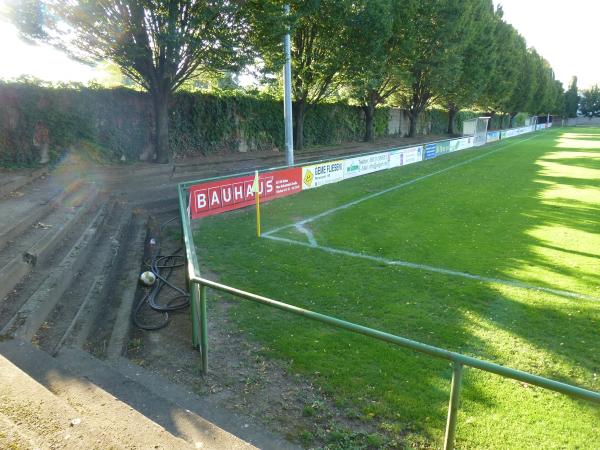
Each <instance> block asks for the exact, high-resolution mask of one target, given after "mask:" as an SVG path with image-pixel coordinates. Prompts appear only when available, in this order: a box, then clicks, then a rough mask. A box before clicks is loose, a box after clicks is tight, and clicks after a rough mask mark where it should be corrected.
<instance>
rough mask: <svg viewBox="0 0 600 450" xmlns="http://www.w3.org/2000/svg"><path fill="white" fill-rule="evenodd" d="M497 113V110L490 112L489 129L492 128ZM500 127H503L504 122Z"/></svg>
mask: <svg viewBox="0 0 600 450" xmlns="http://www.w3.org/2000/svg"><path fill="white" fill-rule="evenodd" d="M495 115H496V111H492V112H491V113H490V120H488V131H489V130H491V129H492V126H493V125H492V122H493V121H494V116H495ZM500 129H502V124H500Z"/></svg>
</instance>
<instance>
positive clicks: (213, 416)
mask: <svg viewBox="0 0 600 450" xmlns="http://www.w3.org/2000/svg"><path fill="white" fill-rule="evenodd" d="M111 364H112V365H113V366H114V367H115V369H116V370H118V371H119V372H120V373H121V374H123V375H124V376H126V377H128V378H130V379H132V380H135V381H136V382H137V383H138V384H141V385H143V386H146V387H147V388H148V389H150V390H152V391H153V392H155V393H156V394H157V395H159V396H161V397H163V398H165V399H168V400H169V401H170V402H172V403H174V404H176V405H178V406H179V407H180V408H183V409H185V410H187V411H190V412H191V413H193V414H196V415H198V416H200V417H203V418H205V419H206V420H209V421H210V422H212V423H214V424H215V425H217V426H219V427H220V428H222V429H223V430H226V431H227V432H229V433H232V434H234V435H236V436H238V437H239V438H240V439H243V440H244V441H246V442H248V443H250V444H252V445H254V446H256V447H258V448H261V449H263V450H300V449H301V448H302V447H300V446H298V445H296V444H294V443H292V442H289V441H287V440H285V439H284V438H282V437H280V436H276V435H275V434H273V433H271V432H269V431H266V430H264V429H262V427H260V426H259V425H257V424H251V423H249V421H248V419H247V418H244V417H243V416H241V415H239V414H236V413H233V412H231V411H227V410H225V409H224V408H223V407H222V406H220V405H217V404H216V403H215V402H213V401H211V400H209V399H206V398H203V397H200V396H198V395H196V394H195V393H193V392H191V391H190V390H189V389H186V388H185V387H184V386H181V385H177V384H175V383H172V382H170V381H168V380H166V379H164V378H163V377H161V376H160V375H157V374H155V373H153V372H150V371H149V370H147V369H145V368H143V367H141V366H138V365H135V364H133V363H131V362H130V361H129V360H128V359H127V358H125V357H121V358H118V359H117V360H115V361H112V362H111Z"/></svg>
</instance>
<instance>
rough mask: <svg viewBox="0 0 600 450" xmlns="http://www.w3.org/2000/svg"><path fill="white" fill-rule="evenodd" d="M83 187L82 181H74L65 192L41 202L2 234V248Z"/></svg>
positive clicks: (0, 246) (0, 245) (0, 237)
mask: <svg viewBox="0 0 600 450" xmlns="http://www.w3.org/2000/svg"><path fill="white" fill-rule="evenodd" d="M82 186H83V182H82V181H81V180H74V181H72V182H71V183H70V184H69V185H68V186H67V187H66V188H65V189H64V190H62V191H61V192H59V193H57V194H56V195H55V196H53V197H52V198H50V199H49V200H45V201H42V202H40V203H39V204H38V205H37V207H35V208H33V209H31V210H30V211H29V213H27V214H26V215H25V216H24V217H23V219H21V220H20V221H19V222H18V223H16V224H15V225H14V226H12V227H11V228H9V229H8V230H6V231H4V232H2V233H1V234H0V248H3V247H4V246H5V245H6V244H7V243H8V242H9V241H12V240H14V239H15V238H17V237H18V236H19V235H20V234H22V233H23V232H24V231H25V230H27V228H29V227H30V226H32V225H34V224H35V223H36V222H39V221H40V220H41V219H43V218H44V217H46V216H47V215H48V214H49V213H50V212H51V211H52V210H53V209H54V208H56V207H58V206H60V205H61V204H62V202H63V201H64V200H65V198H66V197H68V196H69V195H71V194H72V193H74V192H77V191H78V190H79V189H81V187H82Z"/></svg>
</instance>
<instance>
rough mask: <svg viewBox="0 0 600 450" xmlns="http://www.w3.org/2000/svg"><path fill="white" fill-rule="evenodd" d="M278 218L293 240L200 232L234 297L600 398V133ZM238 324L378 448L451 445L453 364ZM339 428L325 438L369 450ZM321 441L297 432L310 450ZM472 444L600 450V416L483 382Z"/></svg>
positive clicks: (498, 155)
mask: <svg viewBox="0 0 600 450" xmlns="http://www.w3.org/2000/svg"><path fill="white" fill-rule="evenodd" d="M392 186H398V187H397V189H393V190H390V191H388V192H386V193H382V194H380V193H381V192H382V191H384V190H389V188H390V187H392ZM262 209H263V229H265V230H267V231H268V230H276V231H275V232H273V233H271V234H269V235H268V236H267V237H264V238H262V239H257V238H256V237H255V236H254V211H253V210H252V209H247V210H243V211H238V212H235V213H230V214H227V215H222V216H214V217H210V218H207V219H203V220H202V221H200V222H199V224H198V231H197V232H196V235H195V241H196V245H197V248H198V252H199V259H200V260H201V262H202V264H204V265H205V266H206V267H208V268H210V269H211V270H213V271H215V272H217V273H218V274H219V277H220V280H221V281H223V282H225V283H228V284H232V285H234V286H236V287H240V288H242V289H246V290H250V291H252V292H256V293H259V294H262V295H266V296H270V297H272V298H274V299H277V300H281V301H284V302H287V303H291V304H294V305H298V306H301V307H304V308H309V309H312V310H315V311H318V312H321V313H325V314H330V315H333V316H336V317H340V318H342V319H345V320H348V321H352V322H355V323H359V324H363V325H367V326H371V327H374V328H377V329H381V330H384V331H387V332H390V333H394V334H397V335H400V336H404V337H408V338H411V339H415V340H418V341H421V342H425V343H428V344H432V345H435V346H439V347H443V348H446V349H448V350H453V351H457V352H461V353H464V354H467V355H470V356H474V357H478V358H483V359H486V360H490V361H494V362H497V363H499V364H503V365H507V366H510V367H513V368H517V369H521V370H525V371H528V372H532V373H535V374H539V375H543V376H547V377H550V378H554V379H558V380H562V381H565V382H568V383H573V384H577V385H581V386H584V387H587V388H590V389H592V390H596V391H600V351H599V350H600V340H599V331H600V326H599V325H600V222H599V220H598V219H599V217H600V214H599V213H600V129H585V130H579V129H563V130H551V131H546V132H543V133H538V134H533V135H525V136H524V137H520V138H513V139H509V140H506V141H501V142H498V143H495V144H493V145H488V146H485V147H483V148H481V147H480V148H475V149H469V150H464V151H461V152H457V153H452V154H448V155H444V156H442V157H439V158H437V159H434V160H431V161H426V162H422V163H419V164H414V165H410V166H405V167H400V168H397V169H391V170H388V171H384V172H379V173H376V174H371V175H366V176H363V177H358V178H355V179H351V180H348V181H344V182H341V183H338V184H334V185H329V186H326V187H322V188H319V189H315V190H310V191H307V192H303V193H302V194H299V195H296V196H292V197H288V198H284V199H280V200H276V201H273V202H271V203H267V204H265V205H263V207H262ZM231 313H232V314H233V315H234V317H235V320H237V321H238V322H239V324H240V326H241V327H242V328H243V329H244V330H246V331H247V332H248V333H250V334H251V335H252V336H254V337H255V338H256V339H257V340H259V341H260V342H261V343H263V344H264V345H265V346H266V348H267V349H268V350H267V352H268V353H269V355H271V356H272V357H276V358H283V359H286V360H292V361H293V365H292V367H293V370H295V371H297V372H300V373H303V374H305V375H307V376H309V377H311V378H313V379H314V382H315V383H317V384H319V385H320V386H322V387H323V389H325V390H326V391H328V392H329V393H331V395H332V397H333V398H334V399H335V400H336V401H337V402H339V403H340V404H342V405H344V406H346V407H347V410H348V411H349V415H351V416H352V417H355V418H356V419H357V420H364V421H374V422H373V423H376V424H377V426H378V427H379V429H380V430H381V436H374V437H371V438H370V440H368V442H371V445H375V444H373V443H374V442H375V443H377V444H376V446H384V445H387V446H392V447H393V446H396V445H401V446H403V445H417V446H434V447H439V446H440V445H441V442H442V439H443V430H444V425H445V419H446V413H447V406H448V398H449V388H450V379H451V368H450V366H449V364H448V363H446V362H444V361H439V360H435V359H431V358H429V357H427V356H425V355H420V354H417V353H414V352H411V351H408V350H402V349H399V348H396V347H393V346H391V345H386V344H383V343H379V342H374V341H373V340H370V339H368V338H365V337H361V336H355V335H352V334H350V333H346V332H342V331H337V330H333V329H331V328H327V327H325V326H322V325H320V324H316V323H314V322H308V321H306V320H303V319H300V318H296V317H293V316H290V315H286V314H284V313H281V312H277V311H272V310H269V309H268V308H266V307H261V306H257V305H254V304H250V303H249V302H241V303H240V304H239V307H237V308H235V309H233V310H232V312H231ZM308 406H310V405H308ZM334 428H335V425H334V424H326V426H324V427H323V429H324V430H330V431H323V433H325V434H327V433H330V435H325V436H320V438H325V440H329V441H330V442H331V446H332V447H336V446H337V447H352V445H358V441H356V442H354V441H353V439H352V436H351V434H344V432H343V431H344V430H341V432H340V430H336V429H334ZM314 433H315V430H301V429H299V430H296V434H297V436H298V437H300V438H302V439H303V440H304V442H305V443H306V444H307V445H310V444H311V439H312V434H314ZM457 435H458V437H457V447H459V448H596V447H598V446H600V408H598V407H597V406H594V405H592V404H588V403H586V402H583V401H577V400H573V399H571V398H568V397H566V396H563V395H560V394H555V393H552V392H549V391H545V390H543V389H541V388H537V387H533V386H529V385H526V384H523V383H519V382H516V381H512V380H506V379H503V378H501V377H498V376H496V375H492V374H487V373H484V372H481V371H478V370H475V369H467V371H466V372H465V375H464V380H463V391H462V395H461V407H460V412H459V422H458V429H457ZM360 442H361V444H360V445H363V444H362V443H363V442H364V441H360ZM365 445H366V444H365Z"/></svg>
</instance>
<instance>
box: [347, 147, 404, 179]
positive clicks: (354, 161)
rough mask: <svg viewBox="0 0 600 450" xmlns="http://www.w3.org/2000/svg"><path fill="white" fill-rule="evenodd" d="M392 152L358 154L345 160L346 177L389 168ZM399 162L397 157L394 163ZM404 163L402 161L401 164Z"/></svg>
mask: <svg viewBox="0 0 600 450" xmlns="http://www.w3.org/2000/svg"><path fill="white" fill-rule="evenodd" d="M390 159H391V152H384V153H375V154H373V155H364V156H358V157H356V158H349V159H345V160H344V179H347V178H354V177H358V176H360V175H365V174H367V173H372V172H378V171H380V170H384V169H389V168H390V167H391V165H390V162H391V161H390ZM397 162H398V158H395V160H394V163H397ZM398 165H402V164H401V161H400V164H398Z"/></svg>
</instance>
